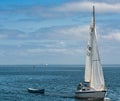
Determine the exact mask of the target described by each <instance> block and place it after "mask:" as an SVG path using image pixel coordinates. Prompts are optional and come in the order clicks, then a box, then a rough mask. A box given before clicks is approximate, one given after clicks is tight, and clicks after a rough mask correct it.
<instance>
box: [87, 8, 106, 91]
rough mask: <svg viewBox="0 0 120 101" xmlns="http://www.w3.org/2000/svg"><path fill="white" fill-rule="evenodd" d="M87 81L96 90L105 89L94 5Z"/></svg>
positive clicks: (88, 49)
mask: <svg viewBox="0 0 120 101" xmlns="http://www.w3.org/2000/svg"><path fill="white" fill-rule="evenodd" d="M85 82H89V83H90V87H91V88H93V89H95V90H96V91H101V90H104V89H105V82H104V77H103V71H102V65H101V61H100V56H99V51H98V44H97V33H96V27H95V9H94V6H93V17H92V25H91V27H90V34H89V40H88V47H87V56H86V67H85Z"/></svg>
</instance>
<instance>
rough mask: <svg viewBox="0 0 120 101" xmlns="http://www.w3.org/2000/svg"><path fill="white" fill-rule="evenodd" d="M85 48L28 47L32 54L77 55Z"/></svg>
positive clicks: (28, 51)
mask: <svg viewBox="0 0 120 101" xmlns="http://www.w3.org/2000/svg"><path fill="white" fill-rule="evenodd" d="M83 52H84V50H83V49H82V48H81V49H80V48H76V49H71V48H49V49H41V48H34V49H28V50H27V53H30V54H40V55H42V54H50V55H54V54H64V55H75V54H81V53H83Z"/></svg>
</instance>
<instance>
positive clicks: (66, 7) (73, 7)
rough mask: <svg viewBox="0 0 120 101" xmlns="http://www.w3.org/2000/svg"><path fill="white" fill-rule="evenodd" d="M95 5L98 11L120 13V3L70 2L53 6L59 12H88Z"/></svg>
mask: <svg viewBox="0 0 120 101" xmlns="http://www.w3.org/2000/svg"><path fill="white" fill-rule="evenodd" d="M92 5H95V7H96V11H97V13H115V12H117V13H120V3H116V4H114V5H113V4H110V3H104V2H70V3H65V4H63V5H61V6H59V7H55V8H53V10H54V11H57V12H66V13H68V12H88V11H91V10H92Z"/></svg>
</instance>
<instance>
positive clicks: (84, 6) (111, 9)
mask: <svg viewBox="0 0 120 101" xmlns="http://www.w3.org/2000/svg"><path fill="white" fill-rule="evenodd" d="M92 5H95V7H96V12H97V13H115V12H116V13H120V3H114V4H113V3H107V2H106V3H105V2H87V1H86V2H85V1H84V2H83V1H82V2H76V1H75V2H67V3H63V4H61V5H57V6H56V5H51V6H41V5H19V6H18V5H12V6H9V7H7V8H6V9H3V8H1V9H0V14H16V15H21V14H22V15H27V16H29V17H30V16H36V17H38V16H39V17H41V18H51V17H61V16H62V17H63V16H70V15H73V14H74V15H75V13H79V12H91V11H92Z"/></svg>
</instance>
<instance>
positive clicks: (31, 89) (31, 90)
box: [28, 88, 45, 94]
mask: <svg viewBox="0 0 120 101" xmlns="http://www.w3.org/2000/svg"><path fill="white" fill-rule="evenodd" d="M28 92H30V93H40V94H44V93H45V89H36V88H28Z"/></svg>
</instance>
